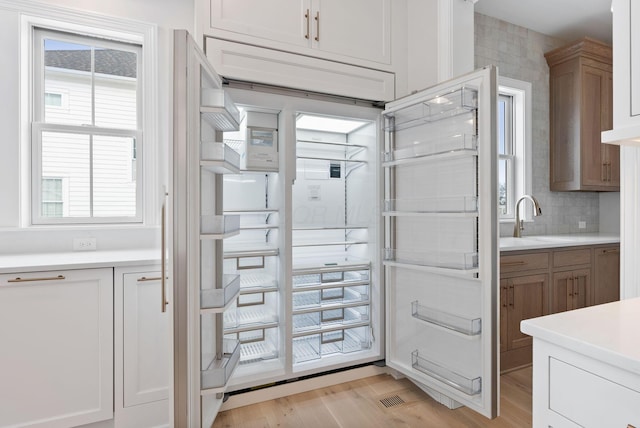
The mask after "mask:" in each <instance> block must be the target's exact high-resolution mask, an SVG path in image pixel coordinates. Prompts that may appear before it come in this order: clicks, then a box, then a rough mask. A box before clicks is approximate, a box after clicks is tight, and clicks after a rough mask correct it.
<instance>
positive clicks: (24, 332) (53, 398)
mask: <svg viewBox="0 0 640 428" xmlns="http://www.w3.org/2000/svg"><path fill="white" fill-rule="evenodd" d="M0 340H1V341H2V352H0V379H2V381H0V426H3V427H4V426H29V427H31V426H46V427H69V426H76V425H83V424H88V423H92V422H97V421H103V420H107V419H111V418H112V417H113V270H112V269H84V270H69V271H50V272H30V273H15V274H5V275H0Z"/></svg>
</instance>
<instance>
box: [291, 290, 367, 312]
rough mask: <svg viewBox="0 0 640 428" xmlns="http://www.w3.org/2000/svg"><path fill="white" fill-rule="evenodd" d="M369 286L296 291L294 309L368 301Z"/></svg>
mask: <svg viewBox="0 0 640 428" xmlns="http://www.w3.org/2000/svg"><path fill="white" fill-rule="evenodd" d="M368 301H369V286H368V285H360V286H353V287H334V288H324V289H316V290H309V291H294V293H293V303H292V305H293V310H294V311H296V310H300V309H309V308H319V307H326V306H334V305H347V304H357V303H367V302H368Z"/></svg>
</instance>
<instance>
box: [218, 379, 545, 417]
mask: <svg viewBox="0 0 640 428" xmlns="http://www.w3.org/2000/svg"><path fill="white" fill-rule="evenodd" d="M531 374H532V370H531V367H529V368H524V369H520V370H517V371H514V372H511V373H508V374H504V375H502V376H501V378H500V396H501V402H500V406H501V410H500V417H498V418H496V419H493V420H489V419H486V418H484V417H483V416H480V415H479V414H477V413H475V412H474V411H472V410H469V409H468V408H466V407H461V408H459V409H456V410H449V409H447V408H446V407H444V406H442V405H441V404H438V403H436V402H435V401H434V400H432V399H431V398H430V397H429V396H427V395H426V394H424V393H423V392H422V391H421V390H420V389H418V388H417V387H416V386H415V385H414V384H412V383H411V382H410V381H408V380H407V379H401V380H395V379H393V377H391V376H389V375H379V376H373V377H369V378H365V379H360V380H357V381H353V382H347V383H343V384H339V385H335V386H331V387H327V388H322V389H316V390H313V391H309V392H305V393H302V394H295V395H291V396H288V397H283V398H279V399H276V400H271V401H266V402H262V403H258V404H253V405H250V406H245V407H240V408H237V409H232V410H228V411H226V412H222V413H220V414H219V415H218V417H217V419H216V421H215V423H214V425H213V428H226V427H230V428H231V427H232V428H275V427H281V428H333V427H340V428H392V427H420V428H427V427H438V428H440V427H465V428H466V427H517V428H524V427H530V426H531ZM393 395H398V396H399V397H400V398H401V399H402V400H403V401H404V402H405V403H404V404H400V405H397V406H392V407H388V408H385V407H384V406H383V405H382V403H381V402H380V400H381V399H383V398H387V397H390V396H393Z"/></svg>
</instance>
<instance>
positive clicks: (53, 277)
mask: <svg viewBox="0 0 640 428" xmlns="http://www.w3.org/2000/svg"><path fill="white" fill-rule="evenodd" d="M61 279H65V276H64V275H58V276H44V277H41V278H20V277H17V278H15V279H10V280H8V281H7V282H34V281H60V280H61Z"/></svg>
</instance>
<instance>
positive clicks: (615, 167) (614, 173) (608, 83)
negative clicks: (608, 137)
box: [601, 72, 620, 190]
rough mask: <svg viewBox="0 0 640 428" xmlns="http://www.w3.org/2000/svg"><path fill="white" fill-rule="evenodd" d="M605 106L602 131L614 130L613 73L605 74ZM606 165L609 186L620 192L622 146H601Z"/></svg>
mask: <svg viewBox="0 0 640 428" xmlns="http://www.w3.org/2000/svg"><path fill="white" fill-rule="evenodd" d="M603 89H604V95H603V101H604V102H603V104H602V106H601V114H602V130H603V131H608V130H610V129H613V73H610V72H606V73H605V85H604V88H603ZM601 146H602V150H603V156H604V162H605V165H606V179H607V185H608V186H611V187H612V190H620V146H616V145H612V144H601Z"/></svg>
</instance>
